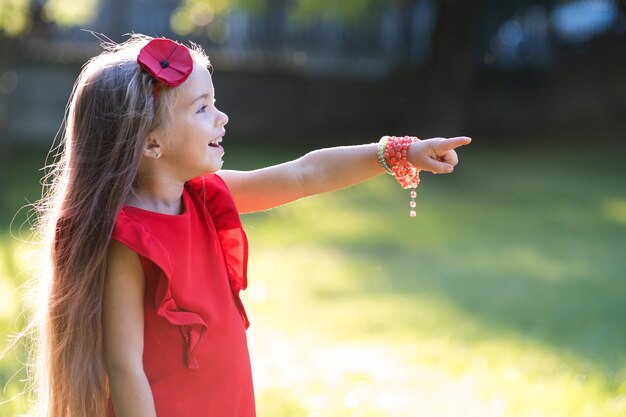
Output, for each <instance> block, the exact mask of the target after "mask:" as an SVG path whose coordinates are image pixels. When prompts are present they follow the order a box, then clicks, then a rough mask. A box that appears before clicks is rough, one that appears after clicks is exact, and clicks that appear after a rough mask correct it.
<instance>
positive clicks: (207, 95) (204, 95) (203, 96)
mask: <svg viewBox="0 0 626 417" xmlns="http://www.w3.org/2000/svg"><path fill="white" fill-rule="evenodd" d="M206 98H209V94H207V93H204V94H201V95H199V96H198V97H196V98H195V99H194V101H192V102H191V104H192V105H193V104H194V103H195V102H196V101H198V100H200V99H206Z"/></svg>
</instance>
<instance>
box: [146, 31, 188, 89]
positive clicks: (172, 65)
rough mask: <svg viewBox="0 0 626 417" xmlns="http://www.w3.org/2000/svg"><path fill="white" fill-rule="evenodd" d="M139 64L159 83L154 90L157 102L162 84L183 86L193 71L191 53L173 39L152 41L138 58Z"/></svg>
mask: <svg viewBox="0 0 626 417" xmlns="http://www.w3.org/2000/svg"><path fill="white" fill-rule="evenodd" d="M137 63H138V64H139V65H140V66H141V68H143V69H145V70H146V71H148V72H149V73H150V74H151V75H152V76H153V77H154V78H156V80H157V81H158V82H159V84H157V86H156V87H155V88H154V99H155V100H156V98H157V95H158V90H159V87H160V84H164V85H167V86H169V87H176V86H179V85H180V84H182V83H183V82H184V81H185V80H186V79H187V77H189V74H191V71H192V69H193V60H192V59H191V53H190V52H189V49H187V47H186V46H184V45H181V44H180V43H178V42H174V41H173V40H171V39H165V38H158V39H152V40H151V41H150V42H148V43H147V44H146V46H144V47H143V48H141V51H139V56H137Z"/></svg>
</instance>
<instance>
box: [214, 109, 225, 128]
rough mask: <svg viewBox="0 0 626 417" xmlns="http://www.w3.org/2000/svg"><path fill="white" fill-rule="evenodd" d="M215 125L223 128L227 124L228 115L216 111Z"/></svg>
mask: <svg viewBox="0 0 626 417" xmlns="http://www.w3.org/2000/svg"><path fill="white" fill-rule="evenodd" d="M218 112H219V114H218V117H217V123H216V124H217V125H218V126H225V125H226V124H227V123H228V115H227V114H226V113H224V112H223V111H221V110H218Z"/></svg>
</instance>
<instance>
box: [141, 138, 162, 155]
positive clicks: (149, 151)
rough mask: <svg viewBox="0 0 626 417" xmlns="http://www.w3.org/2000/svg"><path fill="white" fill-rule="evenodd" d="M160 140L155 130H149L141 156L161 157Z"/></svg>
mask: <svg viewBox="0 0 626 417" xmlns="http://www.w3.org/2000/svg"><path fill="white" fill-rule="evenodd" d="M161 150H162V148H161V140H160V137H159V134H158V133H157V132H150V134H149V135H148V137H147V138H146V141H145V142H144V145H143V156H145V157H147V158H156V159H159V158H160V157H161Z"/></svg>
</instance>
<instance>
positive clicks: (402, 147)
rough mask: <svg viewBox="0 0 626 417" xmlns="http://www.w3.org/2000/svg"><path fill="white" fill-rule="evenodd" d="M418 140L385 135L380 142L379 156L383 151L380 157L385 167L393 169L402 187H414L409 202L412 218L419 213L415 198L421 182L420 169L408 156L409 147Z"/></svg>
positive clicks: (392, 173) (392, 172)
mask: <svg viewBox="0 0 626 417" xmlns="http://www.w3.org/2000/svg"><path fill="white" fill-rule="evenodd" d="M417 141H419V139H418V138H416V137H414V136H404V137H396V136H385V137H383V138H382V139H381V140H380V142H379V157H380V156H381V155H380V153H382V158H379V160H380V161H381V165H382V166H383V168H385V170H387V169H389V170H391V175H393V176H394V178H395V179H396V181H398V183H399V184H400V186H402V188H404V189H407V188H412V190H411V194H410V195H411V202H410V203H409V206H410V207H411V210H410V211H409V215H410V216H411V218H415V216H416V215H417V213H416V212H415V206H416V205H417V204H416V203H415V198H416V197H417V191H416V189H417V186H418V185H419V183H420V170H419V169H417V168H416V167H414V166H413V164H411V163H410V162H409V161H408V159H407V156H408V154H409V147H410V146H411V144H413V143H415V142H417ZM380 151H382V152H380ZM383 162H384V163H383Z"/></svg>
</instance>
